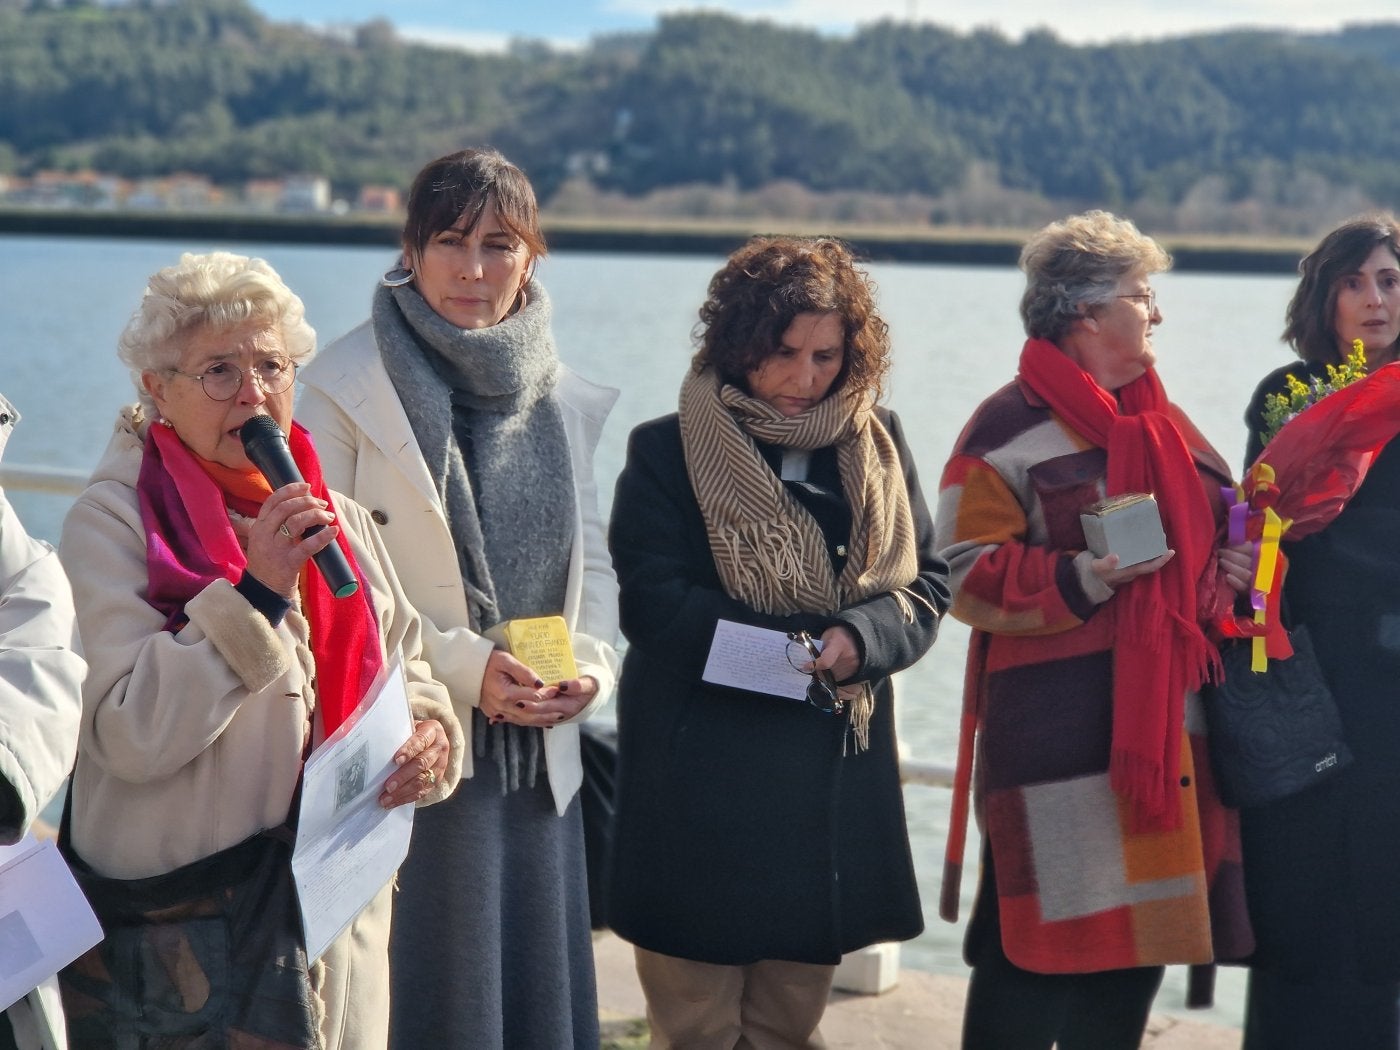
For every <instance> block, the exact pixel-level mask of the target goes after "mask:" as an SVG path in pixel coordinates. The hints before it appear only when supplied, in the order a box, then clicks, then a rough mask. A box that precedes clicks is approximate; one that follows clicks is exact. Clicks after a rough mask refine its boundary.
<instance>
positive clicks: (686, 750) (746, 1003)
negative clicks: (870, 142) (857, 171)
mask: <svg viewBox="0 0 1400 1050" xmlns="http://www.w3.org/2000/svg"><path fill="white" fill-rule="evenodd" d="M700 317H701V335H700V338H699V342H700V349H699V351H698V353H697V354H696V355H695V359H694V361H693V363H692V367H691V369H690V370H689V372H688V374H687V377H686V380H685V382H684V384H683V386H682V390H681V397H680V412H679V413H678V414H676V415H670V416H666V417H664V418H661V419H657V420H653V421H651V422H649V423H645V424H643V425H642V426H640V427H638V428H637V429H636V430H635V431H634V432H633V434H632V436H631V440H630V443H629V449H628V458H627V465H626V467H625V468H624V470H623V472H622V475H621V477H620V478H619V480H618V485H617V495H616V498H615V500H614V503H613V515H612V525H611V535H610V545H611V547H612V552H613V561H614V565H615V567H616V569H617V573H618V581H619V584H620V587H621V595H620V605H621V619H622V630H623V633H624V634H625V635H626V637H627V640H628V642H629V646H628V650H627V656H626V660H625V662H624V665H623V672H622V680H621V684H620V687H619V712H618V725H619V778H618V795H617V817H616V825H615V834H614V840H613V853H612V865H611V879H610V883H609V901H608V910H607V915H608V921H609V923H610V924H611V925H612V926H613V928H614V929H615V930H617V932H618V933H619V934H621V935H622V936H623V937H625V938H626V939H628V940H630V941H632V942H633V944H634V945H636V947H637V967H638V973H639V975H640V977H641V980H642V986H643V989H644V991H645V992H646V994H647V1003H648V1017H649V1019H650V1021H651V1026H652V1038H653V1040H654V1042H653V1046H672V1045H675V1046H686V1047H696V1046H703V1047H709V1046H716V1047H732V1046H733V1045H734V1044H735V1043H736V1042H738V1041H739V1040H740V1039H741V1038H745V1037H746V1035H747V1036H748V1037H750V1038H752V1037H754V1036H755V1035H756V1034H757V1033H760V1032H762V1033H765V1034H766V1035H767V1036H768V1038H769V1039H770V1040H771V1039H773V1038H777V1039H779V1040H782V1041H785V1043H786V1045H792V1046H804V1045H809V1040H811V1039H814V1038H815V1032H816V1028H817V1025H818V1023H819V1022H820V1019H821V1015H822V1011H823V1009H824V1008H825V1004H826V998H827V994H828V992H829V990H830V986H831V979H832V973H833V971H834V968H835V964H836V963H837V962H838V961H839V959H840V957H841V955H842V954H843V953H845V952H849V951H852V950H854V949H857V948H860V947H864V946H866V945H869V944H872V943H875V942H878V941H889V940H903V939H907V938H910V937H914V936H916V935H917V934H918V933H919V932H920V931H921V930H922V928H923V922H922V917H921V912H920V907H919V898H918V891H917V888H916V886H915V882H914V872H913V865H912V863H911V859H910V853H909V843H908V837H907V832H906V829H905V822H904V805H903V797H902V793H901V789H900V783H899V769H898V760H897V755H896V745H895V719H894V709H893V691H892V690H891V687H890V681H889V676H890V675H891V674H892V673H893V672H895V671H898V670H900V669H902V668H905V667H908V666H909V665H910V664H912V663H914V662H915V661H916V660H918V659H919V657H921V656H922V655H923V654H924V652H925V651H926V650H927V649H928V647H929V646H930V645H931V644H932V643H933V640H934V636H935V634H936V632H937V628H938V621H939V617H940V616H941V615H942V613H943V611H944V610H945V609H946V608H947V607H948V604H949V602H950V596H949V591H948V586H947V575H946V568H945V566H944V565H943V563H942V562H941V561H940V560H939V559H938V557H937V555H936V553H935V551H936V549H937V545H936V543H935V542H934V536H933V528H932V521H931V519H930V516H929V514H928V510H927V507H926V506H925V503H924V498H923V494H922V492H921V491H920V488H919V483H918V478H917V475H916V473H915V471H914V468H913V465H912V462H911V460H910V457H909V452H908V448H907V447H906V445H905V443H904V440H903V436H902V433H901V431H900V427H899V423H898V420H897V419H896V418H895V416H894V415H893V414H892V413H890V412H887V411H885V410H882V409H876V408H875V407H874V405H875V400H876V398H877V396H878V394H879V392H880V388H881V381H882V379H883V378H884V376H885V374H886V372H887V370H888V355H889V337H888V330H887V327H886V325H885V323H884V322H883V321H882V320H881V319H880V318H879V316H878V315H877V314H876V313H875V311H874V303H873V297H872V292H871V287H870V284H869V282H868V280H867V278H866V277H865V275H864V274H863V273H861V272H860V271H858V270H856V269H855V267H854V265H853V261H852V258H851V256H850V253H849V251H848V250H847V249H846V248H845V247H844V246H843V245H841V244H840V243H839V242H836V241H832V240H827V239H818V240H803V239H796V238H785V237H784V238H756V239H755V240H753V241H751V242H750V243H749V244H748V245H746V246H745V247H744V248H742V249H740V250H739V251H738V252H736V253H735V254H734V255H733V256H732V257H731V258H730V260H729V261H728V263H727V264H726V265H725V267H724V268H723V269H721V270H720V271H719V273H718V274H716V275H715V277H714V279H713V280H712V281H711V283H710V289H709V298H708V300H707V301H706V303H705V305H704V306H703V307H702V308H701V311H700ZM720 621H732V622H736V623H738V624H744V625H750V626H754V627H761V628H768V629H771V630H775V631H779V632H797V631H806V632H809V634H810V635H811V637H813V638H814V639H820V642H819V644H820V645H821V646H822V648H821V653H820V656H818V657H817V658H816V659H815V661H813V660H812V659H811V658H810V657H804V656H803V655H802V652H801V650H800V649H792V648H789V659H794V663H795V666H797V667H799V669H801V670H804V671H806V670H809V669H810V671H812V672H814V677H813V685H812V688H810V689H808V691H807V692H808V698H809V699H808V700H807V701H803V700H795V699H788V698H784V697H780V696H775V695H772V694H770V693H765V692H755V691H749V690H745V689H740V688H731V687H726V686H719V685H712V684H710V683H708V682H706V681H703V680H702V673H703V671H704V668H705V664H706V659H707V657H708V655H709V653H710V649H711V641H712V639H713V637H714V635H715V629H716V625H717V624H718V623H720ZM779 651H781V648H780V649H779ZM793 652H795V653H797V656H796V657H795V658H794V657H792V656H791V653H793ZM778 659H779V660H781V659H782V658H781V657H778ZM819 680H824V681H825V682H826V683H828V685H827V686H826V687H824V686H823V685H822V684H821V681H819ZM832 683H834V684H835V686H838V687H839V688H837V689H835V690H834V691H833V690H832V688H831V684H832ZM824 690H825V691H824ZM838 693H839V695H838Z"/></svg>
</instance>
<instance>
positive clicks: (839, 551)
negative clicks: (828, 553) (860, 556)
mask: <svg viewBox="0 0 1400 1050" xmlns="http://www.w3.org/2000/svg"><path fill="white" fill-rule="evenodd" d="M836 556H837V557H838V558H844V557H845V556H846V545H845V544H844V543H838V544H837V545H836Z"/></svg>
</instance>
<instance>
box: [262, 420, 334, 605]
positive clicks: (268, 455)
mask: <svg viewBox="0 0 1400 1050" xmlns="http://www.w3.org/2000/svg"><path fill="white" fill-rule="evenodd" d="M238 436H239V437H240V438H242V439H243V451H244V452H246V453H248V458H249V459H251V460H252V461H253V466H255V467H257V468H258V469H259V470H260V471H262V473H263V477H265V478H267V480H268V483H269V484H271V485H272V487H273V488H274V489H280V488H281V487H282V486H283V485H290V484H292V482H294V481H305V480H306V479H305V478H303V477H302V476H301V469H300V468H299V467H298V466H297V462H296V460H294V459H293V458H292V450H291V449H290V448H289V447H288V446H287V435H286V434H284V433H282V428H281V427H279V426H278V425H277V420H275V419H273V418H272V417H271V416H264V415H256V416H253V417H252V418H251V419H249V420H248V422H246V423H244V424H243V425H242V426H241V427H239V428H238ZM324 528H325V526H324V525H313V526H311V528H309V529H307V530H306V531H305V532H304V533H302V535H301V538H302V539H305V538H306V537H307V536H311V535H314V534H315V533H318V532H320V531H321V530H322V529H324ZM311 557H312V558H313V559H315V562H316V568H318V569H320V570H321V575H322V576H323V577H324V578H325V581H326V586H327V587H329V588H330V589H331V593H332V594H334V595H335V596H336V597H337V598H347V597H349V596H350V595H352V594H354V593H355V592H356V591H357V590H359V589H360V582H359V581H358V580H357V579H355V573H354V570H352V569H351V568H350V563H349V562H348V561H346V560H345V555H344V554H343V553H342V552H341V549H340V546H339V544H336V543H332V544H331V545H330V546H329V547H326V548H325V549H324V550H321V551H318V552H317V553H315V554H313V555H312V556H311Z"/></svg>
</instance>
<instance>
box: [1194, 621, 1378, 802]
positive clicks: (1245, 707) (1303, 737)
mask: <svg viewBox="0 0 1400 1050" xmlns="http://www.w3.org/2000/svg"><path fill="white" fill-rule="evenodd" d="M1289 638H1290V639H1291V640H1292V642H1293V655H1292V656H1291V657H1289V658H1288V659H1287V660H1270V661H1269V669H1268V670H1267V671H1264V672H1256V671H1252V670H1251V669H1250V657H1251V653H1250V645H1251V643H1250V642H1249V641H1239V642H1232V643H1230V644H1229V645H1227V646H1225V647H1224V648H1223V649H1222V650H1221V654H1220V655H1221V660H1222V661H1223V663H1224V665H1225V674H1224V678H1223V680H1222V681H1221V682H1220V683H1219V684H1218V685H1215V686H1212V687H1210V688H1208V689H1207V690H1206V691H1205V696H1204V700H1205V709H1206V724H1207V728H1208V730H1209V733H1210V755H1211V765H1212V767H1213V768H1214V770H1215V778H1216V781H1217V783H1218V785H1219V788H1220V797H1221V798H1222V799H1223V800H1224V802H1225V804H1226V805H1229V806H1234V807H1236V808H1245V807H1251V806H1263V805H1267V804H1268V803H1270V802H1276V801H1278V800H1279V799H1282V798H1287V797H1288V796H1289V795H1294V794H1297V793H1298V792H1299V791H1303V790H1305V789H1307V788H1309V787H1311V786H1312V785H1314V784H1317V783H1320V782H1322V781H1324V780H1327V779H1329V778H1330V777H1332V776H1335V775H1336V774H1337V773H1340V772H1341V771H1342V770H1343V769H1345V768H1346V767H1347V766H1348V765H1350V764H1351V761H1352V754H1351V750H1350V749H1349V748H1348V747H1347V744H1346V739H1345V737H1344V733H1343V727H1342V719H1341V715H1340V714H1339V713H1338V711H1337V701H1336V700H1335V699H1334V698H1333V696H1332V690H1331V689H1330V688H1329V687H1328V685H1327V680H1326V678H1325V677H1324V676H1323V673H1322V666H1321V665H1320V664H1319V663H1318V662H1317V654H1316V653H1315V652H1314V651H1313V646H1312V639H1311V637H1309V635H1308V629H1307V626H1306V625H1305V624H1298V625H1297V626H1295V627H1293V628H1292V629H1291V630H1290V631H1289Z"/></svg>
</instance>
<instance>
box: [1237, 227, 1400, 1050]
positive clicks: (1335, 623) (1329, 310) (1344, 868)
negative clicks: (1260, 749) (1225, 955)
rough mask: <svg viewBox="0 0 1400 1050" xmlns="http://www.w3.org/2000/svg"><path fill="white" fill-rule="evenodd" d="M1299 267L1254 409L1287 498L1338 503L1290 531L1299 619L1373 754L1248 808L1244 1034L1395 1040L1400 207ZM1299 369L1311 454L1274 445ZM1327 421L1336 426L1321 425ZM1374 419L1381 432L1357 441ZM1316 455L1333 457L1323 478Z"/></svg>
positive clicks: (1326, 245)
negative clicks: (1349, 466)
mask: <svg viewBox="0 0 1400 1050" xmlns="http://www.w3.org/2000/svg"><path fill="white" fill-rule="evenodd" d="M1299 270H1300V271H1301V274H1302V279H1301V280H1300V281H1299V284H1298V289H1297V291H1296V292H1295V293H1294V296H1293V300H1292V302H1291V303H1290V304H1289V306H1288V315H1287V327H1286V328H1285V329H1284V333H1283V338H1284V340H1285V341H1287V342H1288V343H1289V345H1290V346H1291V347H1292V348H1293V350H1294V351H1295V352H1296V353H1297V355H1298V356H1299V358H1301V361H1300V362H1298V363H1295V364H1292V365H1289V366H1287V367H1284V368H1280V369H1277V370H1276V371H1274V372H1272V373H1271V374H1270V375H1268V376H1267V377H1266V378H1265V379H1264V381H1263V382H1262V383H1260V384H1259V388H1258V390H1257V391H1256V392H1255V395H1254V398H1253V400H1252V401H1251V402H1250V405H1249V409H1248V412H1247V413H1246V422H1247V423H1248V425H1249V452H1248V455H1249V462H1250V463H1254V462H1255V461H1256V460H1261V459H1262V461H1263V462H1266V463H1269V464H1270V466H1273V467H1274V468H1275V469H1276V470H1277V472H1278V475H1277V485H1278V491H1279V493H1280V500H1281V501H1282V500H1288V501H1289V502H1290V503H1291V504H1299V503H1301V502H1302V501H1303V500H1304V499H1307V500H1309V501H1312V502H1314V503H1326V504H1330V505H1331V506H1332V507H1333V510H1332V511H1331V513H1332V514H1334V515H1335V517H1332V518H1331V520H1330V523H1329V524H1327V525H1326V526H1325V527H1321V528H1318V527H1317V525H1316V523H1315V522H1310V523H1309V525H1310V526H1311V527H1312V528H1314V529H1315V530H1316V531H1314V532H1313V534H1312V535H1308V536H1306V537H1305V538H1303V539H1295V540H1294V541H1293V542H1289V536H1290V534H1291V535H1294V536H1296V535H1297V533H1299V532H1302V531H1304V530H1303V529H1302V528H1300V527H1297V526H1295V528H1294V529H1293V530H1292V533H1285V534H1284V540H1285V542H1284V544H1283V549H1284V553H1285V554H1286V556H1287V559H1288V564H1289V569H1288V573H1287V576H1286V582H1285V584H1284V599H1285V602H1286V604H1287V607H1288V613H1289V617H1290V620H1291V622H1292V623H1306V624H1307V626H1308V630H1309V633H1310V634H1311V637H1312V641H1313V647H1314V649H1315V650H1316V653H1317V657H1318V661H1319V663H1320V664H1321V665H1322V670H1323V673H1324V675H1325V676H1326V678H1327V681H1328V684H1329V686H1330V687H1331V690H1332V693H1333V696H1334V697H1335V699H1336V701H1337V705H1338V708H1339V710H1340V713H1341V717H1342V722H1343V725H1344V728H1345V732H1346V739H1347V744H1348V745H1349V747H1350V748H1351V750H1352V753H1353V755H1354V757H1355V760H1354V761H1353V763H1352V765H1351V767H1350V768H1348V769H1346V770H1344V771H1343V772H1341V773H1339V774H1338V775H1336V776H1335V777H1333V778H1331V779H1329V780H1327V781H1325V782H1323V783H1320V784H1317V785H1315V786H1313V787H1311V788H1309V789H1308V790H1306V791H1303V792H1301V793H1300V794H1297V795H1293V796H1291V797H1289V798H1286V799H1283V800H1281V801H1278V802H1274V803H1271V804H1269V805H1267V806H1263V807H1259V808H1256V809H1250V810H1246V811H1244V812H1243V813H1242V820H1241V823H1242V836H1243V840H1244V857H1245V872H1246V884H1247V891H1248V899H1249V908H1250V915H1251V917H1252V919H1253V922H1254V928H1255V933H1256V935H1257V938H1258V949H1257V951H1256V953H1255V955H1254V957H1253V959H1252V960H1251V971H1250V980H1249V996H1248V1007H1247V1011H1246V1020H1245V1043H1244V1045H1245V1048H1246V1050H1265V1048H1268V1050H1288V1048H1292V1047H1319V1046H1347V1047H1394V1046H1395V1045H1396V1042H1397V1030H1400V1015H1398V1014H1397V1001H1400V711H1397V706H1396V700H1397V698H1396V695H1395V682H1396V681H1397V679H1400V550H1398V549H1397V547H1396V543H1395V538H1396V536H1397V535H1400V442H1397V441H1394V440H1388V441H1387V440H1386V439H1387V437H1388V435H1389V434H1391V433H1393V432H1394V431H1395V430H1396V429H1400V396H1397V395H1396V394H1395V393H1393V392H1392V390H1393V389H1394V388H1400V383H1397V378H1398V375H1400V374H1397V373H1396V372H1395V370H1393V369H1390V368H1385V369H1383V370H1382V366H1385V365H1388V364H1390V363H1391V362H1393V361H1394V360H1395V359H1396V343H1397V339H1400V225H1397V223H1396V221H1395V219H1394V218H1393V217H1391V216H1389V215H1382V216H1370V217H1366V218H1362V219H1357V220H1353V221H1351V222H1347V223H1345V224H1344V225H1342V226H1340V227H1338V228H1337V229H1335V230H1333V231H1332V232H1331V233H1329V234H1328V235H1327V236H1326V237H1324V238H1323V239H1322V242H1321V243H1320V244H1319V245H1318V246H1317V248H1316V249H1315V250H1314V251H1313V252H1312V253H1311V254H1310V255H1308V256H1307V257H1306V258H1305V259H1304V260H1303V261H1302V263H1301V264H1300V266H1299ZM1357 341H1359V342H1360V344H1361V348H1362V351H1363V353H1364V357H1365V361H1366V364H1367V368H1368V371H1369V372H1370V373H1372V374H1371V376H1370V377H1369V378H1367V379H1365V380H1363V381H1362V382H1360V383H1358V384H1356V385H1355V386H1354V387H1349V388H1348V390H1347V391H1346V393H1345V394H1344V395H1333V394H1330V393H1329V392H1328V391H1329V388H1330V387H1331V386H1336V385H1338V383H1337V380H1336V370H1337V368H1338V367H1339V366H1343V365H1344V362H1345V359H1346V358H1347V357H1348V356H1351V355H1352V348H1353V346H1354V344H1355V342H1357ZM1329 365H1331V366H1333V372H1332V375H1331V376H1330V377H1329V374H1328V366H1329ZM1290 379H1292V380H1293V384H1294V388H1295V390H1296V384H1297V383H1299V382H1301V383H1302V384H1303V385H1305V386H1306V387H1308V388H1309V391H1310V393H1309V394H1308V395H1306V396H1305V397H1304V398H1303V399H1302V400H1304V401H1318V400H1319V398H1321V399H1322V400H1321V403H1320V404H1316V405H1313V406H1312V407H1304V408H1303V410H1302V412H1301V413H1300V414H1298V415H1297V417H1296V419H1294V420H1292V421H1291V422H1287V423H1286V424H1285V428H1284V431H1285V434H1287V433H1288V431H1289V430H1293V433H1292V434H1290V435H1289V437H1290V438H1291V439H1292V440H1293V443H1294V444H1295V445H1296V446H1297V447H1299V448H1300V449H1303V450H1305V456H1306V459H1307V460H1308V463H1306V464H1305V463H1303V458H1304V456H1303V455H1300V456H1299V457H1298V463H1297V464H1296V465H1295V464H1292V463H1289V462H1286V461H1285V460H1284V459H1283V458H1282V456H1283V450H1282V449H1281V447H1280V445H1281V443H1282V442H1283V440H1284V439H1283V438H1282V437H1281V438H1280V444H1273V445H1269V446H1268V448H1265V442H1266V439H1267V438H1268V437H1269V436H1270V434H1269V429H1270V428H1269V423H1270V422H1276V420H1271V419H1267V417H1268V416H1270V415H1271V414H1274V415H1276V414H1277V405H1278V404H1279V402H1278V400H1277V399H1276V396H1278V395H1282V396H1283V397H1284V398H1287V397H1288V396H1289V386H1290ZM1315 381H1316V382H1315ZM1333 396H1336V400H1330V399H1331V398H1332V397H1333ZM1271 402H1272V403H1273V405H1274V406H1275V410H1274V412H1273V413H1270V407H1271ZM1297 407H1299V406H1298V405H1297V404H1296V403H1295V404H1294V405H1292V406H1290V410H1291V409H1292V408H1297ZM1329 417H1330V418H1329ZM1392 420H1394V421H1395V422H1392ZM1324 425H1326V426H1328V427H1329V430H1328V433H1329V434H1335V435H1336V436H1335V437H1333V438H1327V439H1323V438H1321V437H1314V435H1320V434H1321V433H1322V430H1321V428H1322V427H1323V426H1324ZM1294 428H1303V429H1302V430H1298V429H1294ZM1361 428H1369V429H1370V431H1371V433H1370V434H1369V435H1368V436H1367V437H1366V438H1365V439H1364V440H1356V441H1349V442H1348V443H1347V444H1343V441H1344V440H1346V439H1348V438H1349V437H1350V435H1351V434H1353V433H1355V432H1356V431H1358V430H1359V429H1361ZM1300 435H1301V436H1302V437H1303V438H1304V440H1302V441H1298V440H1297V439H1298V438H1299V437H1300ZM1377 452H1378V454H1377ZM1261 453H1262V455H1261ZM1348 461H1354V462H1355V464H1356V467H1355V469H1353V470H1351V471H1349V472H1347V474H1346V478H1345V479H1344V481H1343V482H1342V483H1338V482H1337V481H1336V480H1335V479H1334V478H1333V477H1332V476H1331V475H1333V474H1335V473H1336V465H1337V464H1339V463H1346V462H1348ZM1313 463H1324V464H1328V465H1329V466H1330V467H1331V468H1332V469H1331V470H1330V471H1329V472H1328V475H1327V476H1325V477H1323V478H1321V479H1319V478H1314V477H1312V476H1311V475H1310V476H1309V477H1308V478H1307V479H1306V480H1305V479H1304V477H1303V471H1304V470H1306V469H1308V467H1309V466H1310V465H1311V464H1313ZM1367 467H1369V469H1367ZM1324 481H1325V482H1327V484H1326V485H1324V484H1323V482H1324ZM1300 490H1306V491H1300ZM1338 507H1340V508H1341V509H1340V512H1339V513H1338V512H1337V510H1336V508H1338ZM1281 513H1284V511H1281ZM1286 516H1290V517H1292V516H1295V512H1293V511H1291V510H1289V511H1288V512H1287V515H1286Z"/></svg>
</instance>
